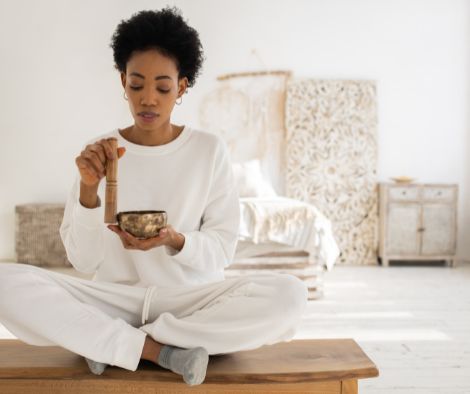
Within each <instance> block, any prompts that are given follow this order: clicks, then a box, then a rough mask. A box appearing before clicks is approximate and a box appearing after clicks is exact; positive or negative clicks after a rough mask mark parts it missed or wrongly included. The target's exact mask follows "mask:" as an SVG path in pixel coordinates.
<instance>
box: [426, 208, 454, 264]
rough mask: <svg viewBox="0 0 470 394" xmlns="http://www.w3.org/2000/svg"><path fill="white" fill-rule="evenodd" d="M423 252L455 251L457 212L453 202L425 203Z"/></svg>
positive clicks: (436, 253)
mask: <svg viewBox="0 0 470 394" xmlns="http://www.w3.org/2000/svg"><path fill="white" fill-rule="evenodd" d="M423 228H424V231H423V244H422V254H423V255H427V256H432V255H453V254H454V253H455V213H454V206H453V205H451V204H437V203H436V204H429V203H427V204H423Z"/></svg>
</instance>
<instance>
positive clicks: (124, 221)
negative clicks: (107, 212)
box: [117, 211, 167, 239]
mask: <svg viewBox="0 0 470 394" xmlns="http://www.w3.org/2000/svg"><path fill="white" fill-rule="evenodd" d="M117 220H118V224H119V227H120V228H121V230H124V231H127V232H128V233H130V234H132V235H133V236H134V237H136V238H140V239H145V238H151V237H155V236H157V235H158V233H159V231H160V230H161V229H162V228H163V227H165V226H166V222H167V213H166V212H165V211H126V212H119V213H118V214H117Z"/></svg>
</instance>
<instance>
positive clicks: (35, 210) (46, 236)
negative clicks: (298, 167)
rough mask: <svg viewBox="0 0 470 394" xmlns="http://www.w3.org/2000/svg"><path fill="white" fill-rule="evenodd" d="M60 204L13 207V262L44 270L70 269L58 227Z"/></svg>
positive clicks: (62, 210) (61, 208)
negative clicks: (14, 256) (14, 259)
mask: <svg viewBox="0 0 470 394" xmlns="http://www.w3.org/2000/svg"><path fill="white" fill-rule="evenodd" d="M64 208H65V206H64V204H24V205H17V206H16V207H15V219H16V229H15V250H16V261H17V262H18V263H25V264H31V265H37V266H44V267H70V266H71V264H70V262H69V261H68V260H67V256H66V253H65V249H64V245H63V244H62V240H61V239H60V235H59V227H60V224H61V223H62V218H63V216H64Z"/></svg>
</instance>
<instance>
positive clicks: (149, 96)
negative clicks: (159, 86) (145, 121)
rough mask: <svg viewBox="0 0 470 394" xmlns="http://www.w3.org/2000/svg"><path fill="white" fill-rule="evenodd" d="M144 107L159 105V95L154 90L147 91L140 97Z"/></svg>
mask: <svg viewBox="0 0 470 394" xmlns="http://www.w3.org/2000/svg"><path fill="white" fill-rule="evenodd" d="M140 104H142V105H157V94H156V92H155V91H154V90H153V89H145V90H143V91H142V96H141V97H140Z"/></svg>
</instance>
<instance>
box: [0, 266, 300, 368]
mask: <svg viewBox="0 0 470 394" xmlns="http://www.w3.org/2000/svg"><path fill="white" fill-rule="evenodd" d="M307 296H308V291H307V287H306V285H305V284H304V283H303V282H302V281H301V280H300V279H298V278H296V277H295V276H292V275H287V274H274V273H273V274H267V275H250V276H242V277H238V278H229V279H226V280H224V281H219V282H214V283H210V284H204V285H197V286H176V287H160V286H152V287H148V288H143V287H134V286H127V285H122V284H116V283H108V282H95V281H91V280H86V279H80V278H76V277H72V276H70V275H65V274H60V273H57V272H52V271H48V270H46V269H42V268H39V267H36V266H30V265H25V264H16V263H2V264H0V322H1V323H2V324H3V325H4V326H5V327H6V328H7V329H8V330H9V331H11V333H12V334H14V335H15V336H16V337H18V338H19V339H20V340H22V341H23V342H26V343H28V344H31V345H37V346H61V347H63V348H65V349H68V350H70V351H72V352H74V353H76V354H79V355H81V356H83V357H87V358H89V359H92V360H95V361H99V362H103V363H107V364H110V365H116V366H119V367H121V368H125V369H128V370H132V371H135V370H136V369H137V366H138V364H139V360H140V356H141V354H142V348H143V345H144V341H145V337H146V335H149V336H151V337H152V338H153V339H154V340H156V341H157V342H160V343H163V344H167V345H173V346H179V347H183V348H191V347H196V346H203V347H204V348H206V349H207V351H208V353H209V354H224V353H231V352H235V351H239V350H250V349H255V348H258V347H260V346H262V345H270V344H273V343H277V342H281V341H288V340H290V339H292V338H293V336H294V334H295V331H296V329H297V326H298V325H299V323H300V321H301V317H302V314H303V312H304V310H305V307H306V304H307Z"/></svg>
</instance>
